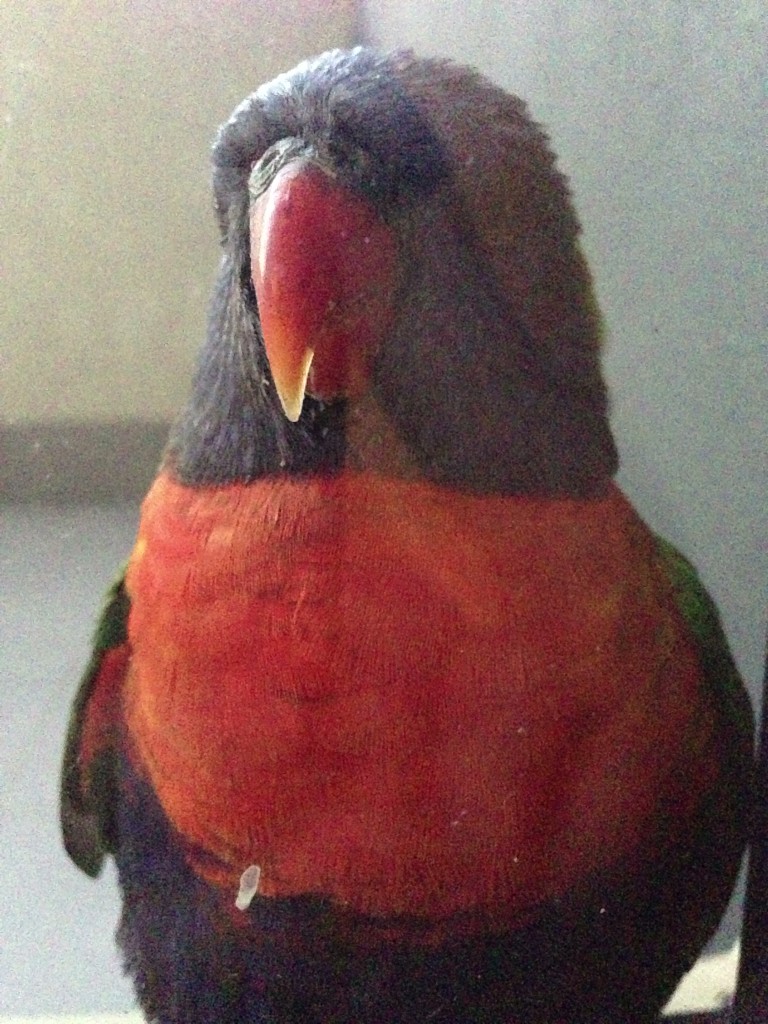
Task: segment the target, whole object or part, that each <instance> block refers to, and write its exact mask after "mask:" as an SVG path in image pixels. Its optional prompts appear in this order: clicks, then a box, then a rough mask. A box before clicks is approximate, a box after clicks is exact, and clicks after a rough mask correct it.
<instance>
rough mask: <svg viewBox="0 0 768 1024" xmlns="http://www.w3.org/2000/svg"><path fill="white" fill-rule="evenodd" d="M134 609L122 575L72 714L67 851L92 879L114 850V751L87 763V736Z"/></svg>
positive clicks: (63, 799)
mask: <svg viewBox="0 0 768 1024" xmlns="http://www.w3.org/2000/svg"><path fill="white" fill-rule="evenodd" d="M129 605H130V602H129V599H128V595H127V593H126V591H125V585H124V573H121V575H120V577H119V578H118V579H117V580H116V581H115V583H114V584H113V585H112V587H111V588H110V589H109V591H108V592H107V596H106V601H105V604H104V609H103V611H102V613H101V617H100V618H99V622H98V625H97V627H96V632H95V635H94V638H93V651H92V654H91V658H90V661H89V662H88V666H87V668H86V670H85V672H84V673H83V676H82V678H81V680H80V685H79V687H78V691H77V695H76V697H75V701H74V704H73V706H72V711H71V713H70V718H69V727H68V729H67V740H66V745H65V748H64V760H63V765H62V771H61V792H60V814H61V827H62V833H63V837H64V846H65V848H66V850H67V853H68V854H69V855H70V857H71V858H72V860H73V861H74V862H75V864H77V866H78V867H79V868H81V869H82V870H83V871H84V872H85V873H86V874H88V875H91V877H95V876H96V875H98V874H99V872H100V871H101V868H102V864H103V862H104V857H105V855H106V854H107V853H111V852H113V851H114V848H115V835H114V828H113V827H112V807H113V806H114V804H113V795H114V771H113V760H114V752H113V751H112V750H110V749H105V750H103V751H101V752H100V753H99V754H98V756H97V757H95V758H94V759H93V761H92V762H91V763H89V764H87V765H86V764H84V763H83V755H82V747H83V733H84V729H85V723H86V719H87V716H88V712H89V706H90V704H91V700H92V698H93V697H94V695H95V693H96V690H97V685H98V682H99V677H100V674H101V670H102V666H103V663H104V656H105V654H106V653H107V652H108V651H110V650H113V649H114V648H117V647H119V646H121V645H122V644H124V643H126V642H127V621H128V609H129ZM86 775H87V778H86Z"/></svg>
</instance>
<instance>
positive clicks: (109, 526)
mask: <svg viewBox="0 0 768 1024" xmlns="http://www.w3.org/2000/svg"><path fill="white" fill-rule="evenodd" d="M136 518H137V508H136V507H135V506H132V505H121V506H113V507H106V508H79V509H56V508H45V507H35V506H23V505H19V506H11V507H9V506H2V505H0V598H1V603H0V607H1V608H2V611H1V613H0V615H1V617H0V648H1V649H2V683H0V736H2V740H1V741H0V836H2V842H0V1015H1V1014H4V1013H5V1014H12V1013H16V1014H33V1013H67V1012H72V1013H74V1012H79V1011H83V1010H89V1011H102V1012H106V1011H110V1010H121V1009H127V1008H129V1007H131V1006H132V1005H133V994H132V991H131V989H130V986H129V985H128V983H127V981H125V980H124V979H123V977H122V974H121V968H120V964H119V961H118V956H117V952H116V949H115V944H114V939H113V933H114V929H115V925H116V923H117V916H118V906H119V905H118V898H117V887H116V884H115V879H114V875H113V871H112V865H111V864H110V865H109V866H108V868H107V870H106V871H105V873H104V876H103V877H102V878H100V879H99V880H98V881H97V882H94V881H92V880H91V879H89V878H86V876H85V875H83V874H81V873H80V872H79V871H78V870H77V869H76V868H75V866H74V865H73V864H71V863H70V861H69V860H68V859H67V857H66V855H65V854H64V851H63V848H62V845H61V839H60V836H59V829H58V779H59V763H60V759H61V752H62V746H63V742H64V733H65V729H66V723H67V717H68V714H69V706H70V704H71V701H72V697H73V695H74V691H75V687H76V684H77V680H78V678H79V676H80V673H81V671H82V669H83V666H84V665H85V662H86V659H87V656H88V650H89V641H90V635H91V633H92V631H93V627H94V623H95V618H96V615H97V613H98V609H99V606H100V602H101V596H102V594H103V592H104V590H105V588H106V586H107V585H108V583H109V582H110V580H111V578H112V577H113V575H114V573H115V569H116V568H117V567H118V566H119V565H120V564H121V562H122V561H123V560H124V558H125V557H126V555H127V554H128V552H129V551H130V548H131V545H132V543H133V537H134V532H135V524H136Z"/></svg>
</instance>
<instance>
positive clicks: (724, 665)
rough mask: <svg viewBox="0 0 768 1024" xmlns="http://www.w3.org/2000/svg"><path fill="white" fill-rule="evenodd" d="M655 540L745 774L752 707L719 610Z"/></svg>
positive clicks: (685, 564)
mask: <svg viewBox="0 0 768 1024" xmlns="http://www.w3.org/2000/svg"><path fill="white" fill-rule="evenodd" d="M656 541H657V544H658V550H659V553H660V555H661V558H662V561H663V563H664V565H665V567H666V569H667V572H668V573H669V576H670V579H671V580H672V585H673V587H674V589H675V595H676V597H677V604H678V607H679V608H680V611H681V612H682V614H683V618H684V619H685V620H686V622H687V623H688V626H689V628H690V630H691V632H692V634H693V636H694V639H695V640H696V642H697V646H698V649H699V657H700V658H701V665H702V670H703V672H704V678H705V681H706V683H707V685H708V686H709V688H710V690H711V692H712V694H713V696H714V698H715V703H716V706H717V707H718V708H719V709H720V710H721V714H722V718H723V724H724V727H725V728H727V729H728V730H729V731H730V732H731V733H732V740H731V745H730V747H729V750H730V752H731V754H732V755H733V758H734V764H735V765H737V766H739V768H740V770H741V771H743V772H744V777H745V778H748V777H749V775H750V774H751V771H752V767H751V766H752V760H753V744H754V734H755V717H754V710H753V708H752V702H751V700H750V699H749V695H748V693H747V690H746V687H745V686H744V683H743V681H742V678H741V676H740V674H739V670H738V669H737V668H736V663H735V662H734V660H733V656H732V654H731V651H730V648H729V646H728V641H727V639H726V636H725V633H724V631H723V626H722V623H721V621H720V614H719V612H718V610H717V607H716V605H715V602H714V601H713V600H712V598H711V597H710V596H709V594H708V593H707V591H706V589H705V588H704V584H703V583H702V582H701V580H700V579H699V575H698V573H697V572H696V570H695V569H694V567H693V566H692V565H691V563H690V562H689V561H688V559H687V558H686V557H685V556H684V555H682V554H681V553H680V552H679V551H678V550H677V548H675V547H674V546H673V545H672V544H670V543H669V541H667V540H664V538H662V537H657V538H656Z"/></svg>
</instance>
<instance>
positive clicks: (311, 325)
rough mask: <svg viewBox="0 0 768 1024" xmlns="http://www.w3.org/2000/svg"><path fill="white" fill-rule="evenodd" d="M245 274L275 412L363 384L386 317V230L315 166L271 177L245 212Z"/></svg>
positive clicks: (390, 308)
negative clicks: (247, 216)
mask: <svg viewBox="0 0 768 1024" xmlns="http://www.w3.org/2000/svg"><path fill="white" fill-rule="evenodd" d="M250 226H251V275H252V279H253V285H254V288H255V290H256V300H257V302H258V307H259V318H260V320H261V329H262V334H263V337H264V345H265V348H266V354H267V359H268V361H269V366H270V369H271V371H272V378H273V380H274V383H275V388H276V389H277V394H278V396H279V398H280V402H281V404H282V407H283V410H284V412H285V415H286V416H287V417H288V419H289V420H292V421H294V422H295V421H296V420H298V418H299V416H300V415H301V408H302V404H303V402H304V395H305V392H309V393H310V394H311V395H313V396H314V397H316V398H321V399H324V400H331V399H334V398H342V397H346V398H352V397H356V396H359V395H361V394H364V393H365V392H366V391H367V390H368V387H369V385H370V379H371V373H372V368H373V361H374V359H375V357H376V352H377V350H378V346H379V343H380V342H381V340H382V337H383V335H384V334H385V332H386V330H387V328H388V327H389V325H390V323H391V321H392V316H393V313H394V294H395V280H396V265H397V252H396V243H395V237H394V233H393V231H392V230H391V229H390V228H389V227H388V226H387V225H386V224H385V223H384V222H383V221H382V220H381V218H380V217H379V215H378V213H377V212H376V210H375V209H374V208H373V206H372V205H371V204H370V203H369V202H367V201H366V200H365V199H364V198H362V197H361V196H358V195H356V194H355V193H353V192H351V191H350V190H349V189H348V188H346V187H344V186H343V185H340V184H339V183H338V182H337V181H336V180H335V179H334V178H333V177H331V176H330V175H329V174H328V173H326V172H325V171H324V170H322V169H321V168H320V167H319V166H318V165H317V164H315V163H312V162H309V161H297V162H296V163H292V164H289V165H288V166H286V167H284V168H283V169H282V170H281V171H279V172H278V174H277V176H276V177H275V179H274V181H273V182H272V183H271V185H270V186H269V187H268V188H267V190H266V192H265V193H264V194H263V195H261V196H259V198H258V199H257V200H256V201H255V202H254V203H253V204H252V206H251V225H250Z"/></svg>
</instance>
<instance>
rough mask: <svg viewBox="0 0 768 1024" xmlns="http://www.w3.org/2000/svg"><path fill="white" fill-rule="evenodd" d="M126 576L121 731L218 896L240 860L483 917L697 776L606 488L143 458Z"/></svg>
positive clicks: (698, 729) (629, 516)
mask: <svg viewBox="0 0 768 1024" xmlns="http://www.w3.org/2000/svg"><path fill="white" fill-rule="evenodd" d="M128 588H129V592H130V596H131V601H132V611H131V616H130V622H129V636H130V643H131V646H132V649H133V656H132V663H131V670H130V674H129V679H128V690H127V705H126V710H127V717H128V723H129V727H130V730H131V732H132V735H133V740H134V743H135V746H136V748H137V750H138V752H139V755H140V757H141V759H142V761H143V763H144V765H145V768H146V770H147V772H148V773H149V775H150V777H151V779H152V782H153V785H154V787H155V789H156V790H157V792H158V794H159V797H160V799H161V801H162V803H163V806H164V807H165V810H166V812H167V813H168V815H169V816H170V818H171V819H172V821H173V822H174V823H175V824H176V826H177V828H178V829H179V830H180V831H181V832H182V833H183V834H184V835H185V836H186V837H187V838H188V839H189V840H190V841H192V842H194V843H196V844H199V845H202V846H203V847H205V848H206V849H208V850H210V851H211V852H212V853H213V854H215V855H216V856H217V857H219V858H220V859H221V860H222V861H223V862H224V863H225V864H226V865H227V866H228V870H226V871H223V872H222V873H221V874H220V875H219V876H217V880H220V881H222V883H223V884H226V885H227V886H230V887H231V890H232V895H233V898H234V893H235V892H236V889H237V882H238V879H239V876H240V874H241V872H242V871H243V870H244V869H245V868H246V867H248V866H249V865H251V864H257V865H259V866H260V867H261V881H260V892H261V893H263V894H265V895H287V894H295V893H319V894H325V895H328V896H330V897H331V898H332V899H334V900H335V901H337V902H338V903H339V904H341V905H346V906H349V907H350V908H352V909H355V910H359V911H362V912H364V913H368V914H374V915H391V914H398V913H409V914H419V915H425V916H430V917H433V918H438V919H439V918H441V917H446V916H448V915H450V914H453V913H458V912H462V911H472V912H474V913H480V914H485V915H487V916H488V917H489V918H498V917H510V916H514V915H515V914H517V913H520V912H523V911H524V910H525V909H526V907H529V906H531V905H533V904H535V903H536V902H538V901H540V900H541V899H544V898H547V897H551V896H553V895H556V894H557V893H559V892H561V891H563V890H564V889H566V888H569V887H570V886H572V885H573V884H575V883H577V882H578V880H579V879H580V878H583V877H584V876H585V875H586V874H588V873H589V872H590V871H591V870H593V869H596V868H600V867H603V866H607V865H608V864H610V863H611V862H612V861H614V860H615V859H617V858H618V857H621V856H624V855H626V854H630V853H631V851H632V849H633V847H634V846H635V845H636V844H637V843H638V841H639V839H640V837H641V836H642V835H643V834H644V833H647V832H648V830H649V829H650V828H651V827H652V824H653V820H654V817H655V815H656V814H657V812H658V808H656V807H655V805H654V800H656V799H657V798H661V799H664V800H666V801H667V802H669V801H672V804H673V806H674V808H675V810H676V811H677V812H678V813H683V814H684V813H685V811H686V808H687V806H688V804H690V803H691V802H693V801H695V799H696V793H697V791H698V789H697V787H698V786H700V785H702V784H703V779H701V778H699V780H698V781H695V780H696V775H697V773H699V772H700V765H699V764H698V763H696V764H692V765H691V767H690V768H688V766H687V762H686V759H685V758H686V755H684V753H683V751H684V749H686V748H687V749H688V750H699V751H701V750H702V749H703V748H704V747H705V746H706V743H707V741H708V737H709V733H710V730H711V721H710V718H709V715H708V713H707V712H706V710H702V706H701V705H702V700H703V698H702V697H701V695H700V694H699V685H700V684H699V678H698V670H697V668H696V659H695V656H694V654H693V652H692V650H691V648H690V645H689V642H688V640H687V638H686V636H685V635H684V632H683V630H682V626H681V624H680V620H679V618H678V615H677V613H676V611H675V609H674V607H673V604H672V599H671V595H670V593H669V588H668V585H667V583H666V581H665V580H664V578H663V576H662V575H661V574H660V571H659V568H658V566H657V563H656V560H655V555H654V546H653V541H652V539H651V537H650V535H649V534H648V532H647V530H646V529H645V527H644V526H643V525H642V523H640V521H639V520H638V519H637V517H636V516H635V514H634V512H633V511H632V509H631V508H630V507H629V505H628V504H627V502H626V501H625V500H624V498H623V497H622V496H621V494H620V493H619V492H618V491H616V490H611V491H610V492H609V493H608V494H607V496H606V497H604V498H601V499H598V500H589V501H575V500H560V501H555V500H544V499H541V500H539V499H530V498H500V497H477V496H470V495H457V494H456V493H454V492H451V491H448V490H445V489H442V488H438V487H434V486H431V485H428V484H419V483H413V482H405V481H394V480H390V479H384V478H381V477H377V476H375V475H368V474H351V473H349V474H343V475H341V476H338V477H336V478H331V479H305V480H289V479H273V480H264V481H260V482H257V483H255V484H251V485H248V486H240V485H235V486H229V487H225V488H218V489H213V488H212V489H194V490H193V489H190V488H185V487H182V486H181V485H179V484H177V483H175V482H174V481H173V480H172V479H170V478H169V477H168V476H161V477H160V478H159V479H158V481H157V482H156V483H155V485H154V487H153V489H152V491H151V492H150V494H149V496H148V498H147V500H146V502H145V505H144V509H143V514H142V522H141V530H140V535H139V539H138V541H137V544H136V548H135V551H134V554H133V557H132V559H131V563H130V567H129V572H128ZM686 802H688V803H686Z"/></svg>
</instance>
